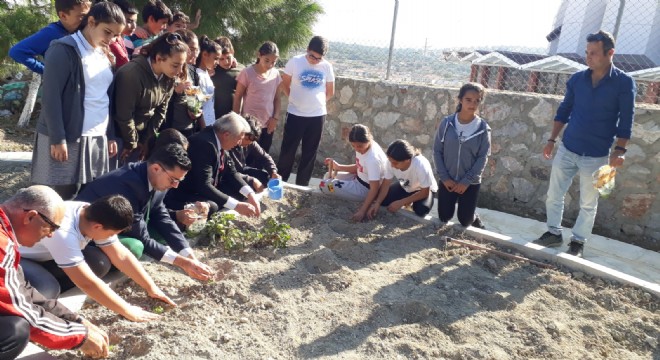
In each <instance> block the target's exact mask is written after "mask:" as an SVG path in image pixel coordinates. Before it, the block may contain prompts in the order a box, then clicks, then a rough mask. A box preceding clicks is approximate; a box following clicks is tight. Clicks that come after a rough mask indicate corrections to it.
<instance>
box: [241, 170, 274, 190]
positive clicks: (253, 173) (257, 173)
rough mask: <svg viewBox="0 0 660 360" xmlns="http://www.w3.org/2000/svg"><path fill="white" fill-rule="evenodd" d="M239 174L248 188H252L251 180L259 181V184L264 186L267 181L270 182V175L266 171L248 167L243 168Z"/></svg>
mask: <svg viewBox="0 0 660 360" xmlns="http://www.w3.org/2000/svg"><path fill="white" fill-rule="evenodd" d="M241 174H243V179H244V180H245V182H246V183H248V185H250V186H252V183H253V181H252V179H257V180H259V182H261V183H262V184H263V185H264V186H267V185H268V181H269V180H270V174H269V173H268V171H266V170H263V169H257V168H253V167H249V166H246V167H244V168H243V171H242V172H241Z"/></svg>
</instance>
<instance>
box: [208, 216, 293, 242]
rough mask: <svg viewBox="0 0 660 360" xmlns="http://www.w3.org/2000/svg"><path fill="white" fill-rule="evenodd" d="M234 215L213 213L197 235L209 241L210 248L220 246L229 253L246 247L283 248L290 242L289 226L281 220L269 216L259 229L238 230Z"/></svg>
mask: <svg viewBox="0 0 660 360" xmlns="http://www.w3.org/2000/svg"><path fill="white" fill-rule="evenodd" d="M234 220H236V215H235V214H232V213H227V212H222V213H215V214H214V215H213V216H212V217H211V219H209V220H208V221H207V222H206V226H205V227H204V229H202V230H201V231H200V232H199V234H195V235H200V236H204V237H207V238H208V239H209V245H210V246H219V245H222V246H223V247H224V249H225V250H227V251H231V250H236V249H240V248H243V247H245V246H248V245H253V246H256V247H265V246H273V247H275V248H285V247H286V246H287V242H288V241H289V240H291V234H290V232H289V230H290V229H291V225H289V224H287V223H285V222H284V221H283V218H281V217H280V218H274V217H272V216H269V217H268V218H266V219H264V225H263V226H262V227H261V228H260V229H255V230H252V229H240V228H239V227H238V226H236V224H235V223H234Z"/></svg>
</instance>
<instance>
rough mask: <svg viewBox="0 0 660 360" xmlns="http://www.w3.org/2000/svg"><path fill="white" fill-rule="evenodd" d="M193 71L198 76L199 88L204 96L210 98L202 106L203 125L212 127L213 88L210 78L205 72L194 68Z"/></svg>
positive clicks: (213, 109) (213, 114)
mask: <svg viewBox="0 0 660 360" xmlns="http://www.w3.org/2000/svg"><path fill="white" fill-rule="evenodd" d="M195 71H196V72H197V75H199V88H200V89H201V90H202V92H203V93H204V94H205V95H209V96H210V98H209V99H208V100H207V101H205V102H204V104H202V112H203V113H202V116H203V117H204V124H206V126H213V123H215V105H214V104H215V100H214V98H215V96H213V93H214V92H215V86H213V81H211V76H210V75H209V72H208V71H206V70H202V69H200V68H196V69H195Z"/></svg>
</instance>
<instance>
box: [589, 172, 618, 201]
mask: <svg viewBox="0 0 660 360" xmlns="http://www.w3.org/2000/svg"><path fill="white" fill-rule="evenodd" d="M615 176H616V168H614V167H611V166H609V165H603V166H601V167H600V168H598V170H596V171H594V173H593V175H592V177H593V183H594V187H595V188H596V190H598V193H599V194H600V196H603V197H607V196H608V195H610V194H611V193H612V190H614V178H615Z"/></svg>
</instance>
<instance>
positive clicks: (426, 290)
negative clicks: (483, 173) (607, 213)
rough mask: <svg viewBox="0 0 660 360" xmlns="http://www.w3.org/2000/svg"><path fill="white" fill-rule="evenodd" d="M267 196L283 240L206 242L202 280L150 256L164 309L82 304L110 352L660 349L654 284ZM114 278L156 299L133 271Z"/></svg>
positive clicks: (222, 354) (556, 355)
mask: <svg viewBox="0 0 660 360" xmlns="http://www.w3.org/2000/svg"><path fill="white" fill-rule="evenodd" d="M264 208H265V211H264V215H263V217H265V216H269V215H273V216H274V215H278V214H283V215H285V217H286V219H287V220H286V221H287V222H288V223H289V224H290V225H291V226H292V228H293V229H292V235H293V239H292V240H291V241H290V243H289V247H288V248H286V249H279V250H274V249H272V248H260V249H256V248H248V249H245V250H240V251H236V252H232V253H227V252H225V251H224V250H221V249H217V248H208V247H206V248H200V251H201V252H203V254H204V259H205V260H204V261H206V262H207V263H208V264H209V265H211V266H212V267H214V268H215V269H217V270H218V272H219V275H218V277H217V278H216V280H214V281H211V282H207V283H202V282H198V281H195V280H192V279H190V278H188V277H187V276H185V275H184V274H183V273H181V272H180V271H178V270H175V269H173V268H171V267H168V266H165V265H162V264H160V263H153V262H149V263H145V267H146V269H147V271H148V272H149V273H150V274H151V275H152V276H153V277H154V278H155V281H156V282H157V283H158V284H159V285H160V286H161V288H163V289H164V291H165V292H166V293H167V294H169V295H170V296H171V297H172V298H173V299H174V300H175V301H176V302H177V303H178V305H179V306H178V307H177V308H167V307H165V309H164V313H163V315H162V317H161V318H160V319H159V320H158V321H155V322H150V323H132V322H129V321H127V320H125V319H123V318H121V317H120V316H118V315H115V314H113V313H111V312H110V311H108V310H106V309H102V308H99V307H98V306H97V305H95V304H94V305H90V306H87V307H86V308H85V309H84V310H83V314H84V315H85V316H86V317H87V318H88V319H90V320H91V321H92V322H94V323H96V324H99V326H101V327H102V328H103V329H105V330H107V331H108V333H109V335H110V338H111V342H112V344H113V345H112V349H111V358H113V359H307V358H319V359H336V358H341V359H541V358H543V359H660V348H659V347H658V339H659V337H660V330H659V329H660V308H659V303H660V302H659V301H658V298H655V297H653V296H652V295H651V294H649V293H645V292H643V291H640V290H638V289H634V288H630V287H625V286H622V285H619V284H615V283H611V282H608V281H604V280H601V279H597V278H590V277H588V276H586V275H584V274H582V273H569V272H566V271H562V270H561V269H542V268H539V267H536V266H534V265H531V264H529V263H527V262H518V261H511V260H508V259H504V258H501V257H498V256H496V255H492V254H491V253H488V252H485V251H476V250H469V249H466V248H461V247H455V245H452V243H450V244H449V245H448V246H446V247H445V246H444V243H443V242H442V241H441V240H440V238H441V236H443V235H450V236H453V237H456V238H463V239H465V236H464V235H463V234H462V232H461V229H460V228H444V229H440V230H437V229H436V228H435V227H434V225H431V224H421V223H418V222H416V221H414V220H410V219H407V218H405V217H402V216H398V215H395V214H389V213H387V212H386V211H381V213H379V216H378V218H377V219H376V220H375V221H370V222H365V223H352V222H350V221H348V220H347V219H348V218H349V217H350V215H351V214H352V212H353V211H355V209H356V208H357V204H354V203H348V202H343V201H337V200H333V199H327V198H322V197H317V196H312V195H309V194H303V193H298V192H295V191H294V190H291V189H287V190H286V194H285V198H284V199H283V200H282V201H279V202H274V201H270V200H268V199H266V200H265V201H264ZM255 221H258V220H250V221H249V222H252V223H254V222H255ZM468 240H469V239H468ZM469 241H474V240H469ZM475 242H476V241H475ZM485 245H487V246H490V247H492V245H489V244H485ZM504 251H507V250H506V249H504ZM118 291H119V293H120V295H121V296H122V297H124V298H125V299H127V300H128V301H129V302H131V303H133V304H136V305H139V306H142V307H144V308H147V309H152V310H154V309H156V308H157V307H158V306H160V305H161V304H160V303H158V302H157V301H154V300H151V299H148V298H147V296H146V294H145V292H144V291H143V290H142V289H140V288H139V287H137V286H136V284H135V283H133V282H132V281H127V282H126V283H124V284H122V285H120V289H119V290H118ZM158 310H160V309H158ZM56 354H57V355H58V356H59V357H60V358H62V359H74V358H76V354H74V353H70V352H69V353H67V352H57V353H56Z"/></svg>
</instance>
